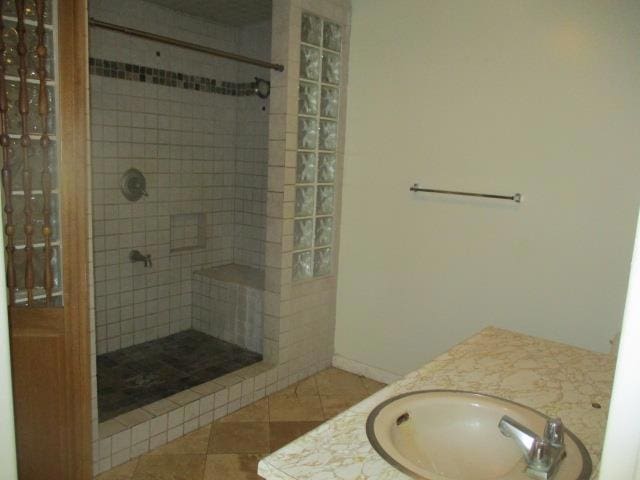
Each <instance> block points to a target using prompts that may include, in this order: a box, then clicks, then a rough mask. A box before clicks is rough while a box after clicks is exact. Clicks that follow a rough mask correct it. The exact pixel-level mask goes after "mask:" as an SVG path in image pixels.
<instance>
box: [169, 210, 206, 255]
mask: <svg viewBox="0 0 640 480" xmlns="http://www.w3.org/2000/svg"><path fill="white" fill-rule="evenodd" d="M170 222H171V242H170V244H169V251H170V252H185V251H187V250H197V249H199V248H205V247H206V246H207V236H206V233H205V232H206V218H205V214H204V213H178V214H175V215H171V221H170Z"/></svg>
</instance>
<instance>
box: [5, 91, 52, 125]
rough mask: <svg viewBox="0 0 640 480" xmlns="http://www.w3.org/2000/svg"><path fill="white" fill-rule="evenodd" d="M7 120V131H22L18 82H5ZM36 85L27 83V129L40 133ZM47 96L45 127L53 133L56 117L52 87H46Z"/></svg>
mask: <svg viewBox="0 0 640 480" xmlns="http://www.w3.org/2000/svg"><path fill="white" fill-rule="evenodd" d="M6 85H7V100H8V105H7V120H8V123H9V129H8V130H9V133H13V134H16V135H19V134H21V133H22V128H21V118H20V105H19V98H20V82H7V83H6ZM39 94H40V92H39V88H38V85H36V84H32V83H29V84H28V85H27V96H28V101H29V104H28V106H29V112H30V114H29V116H28V119H27V120H28V123H29V125H28V130H29V132H30V133H36V134H38V133H41V132H42V128H41V119H40V115H38V114H37V112H38V98H39ZM47 98H48V113H49V115H48V116H47V129H48V131H49V133H51V134H53V133H55V125H56V117H55V105H56V103H55V96H54V90H53V87H47Z"/></svg>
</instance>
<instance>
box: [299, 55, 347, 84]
mask: <svg viewBox="0 0 640 480" xmlns="http://www.w3.org/2000/svg"><path fill="white" fill-rule="evenodd" d="M300 62H301V63H300V64H301V65H302V59H301V60H300ZM300 68H302V66H301V67H300ZM322 81H323V82H325V83H333V84H334V85H338V84H339V83H340V55H337V54H335V53H329V52H324V53H323V54H322Z"/></svg>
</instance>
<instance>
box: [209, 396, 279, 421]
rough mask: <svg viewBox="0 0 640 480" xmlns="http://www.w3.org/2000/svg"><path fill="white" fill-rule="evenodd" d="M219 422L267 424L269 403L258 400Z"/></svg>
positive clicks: (264, 399)
mask: <svg viewBox="0 0 640 480" xmlns="http://www.w3.org/2000/svg"><path fill="white" fill-rule="evenodd" d="M220 421H221V422H224V423H230V422H268V421H269V401H268V400H267V399H266V398H263V399H261V400H258V401H257V402H255V403H252V404H251V405H248V406H246V407H244V408H241V409H240V410H237V411H235V412H233V413H232V414H231V415H227V416H226V417H224V418H222V419H220Z"/></svg>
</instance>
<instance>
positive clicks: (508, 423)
mask: <svg viewBox="0 0 640 480" xmlns="http://www.w3.org/2000/svg"><path fill="white" fill-rule="evenodd" d="M498 428H499V429H500V431H501V432H502V434H503V435H504V436H505V437H509V438H512V439H513V440H514V441H515V442H516V445H518V447H520V450H522V453H523V454H524V456H525V458H526V459H527V461H529V460H530V459H531V457H532V450H533V447H534V444H535V443H536V441H537V440H541V439H540V437H538V435H536V434H535V433H534V432H533V431H531V430H530V429H529V428H527V427H525V426H524V425H522V424H521V423H520V422H517V421H515V420H514V419H513V418H511V417H509V416H507V415H505V416H504V417H502V418H501V419H500V422H499V423H498Z"/></svg>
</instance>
